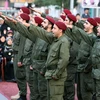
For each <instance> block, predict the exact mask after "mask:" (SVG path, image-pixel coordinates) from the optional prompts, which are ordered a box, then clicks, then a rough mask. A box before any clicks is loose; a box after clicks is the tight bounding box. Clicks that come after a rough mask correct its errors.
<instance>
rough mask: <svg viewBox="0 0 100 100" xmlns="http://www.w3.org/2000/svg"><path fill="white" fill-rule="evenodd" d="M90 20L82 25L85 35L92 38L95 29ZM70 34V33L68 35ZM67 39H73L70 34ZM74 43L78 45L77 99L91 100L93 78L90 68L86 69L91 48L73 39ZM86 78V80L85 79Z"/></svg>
mask: <svg viewBox="0 0 100 100" xmlns="http://www.w3.org/2000/svg"><path fill="white" fill-rule="evenodd" d="M90 20H91V19H88V20H87V22H85V23H84V30H85V31H86V32H87V34H88V35H89V36H90V37H92V36H94V37H95V35H94V32H93V28H94V27H95V25H94V24H92V23H91V21H90ZM70 34H71V33H70ZM69 37H74V36H73V35H72V34H71V36H69ZM73 40H74V41H76V42H77V43H79V44H80V49H79V51H78V56H77V60H78V68H77V72H78V76H79V77H78V92H79V93H80V95H81V97H80V95H78V98H79V99H80V100H81V99H82V100H86V99H88V100H91V99H92V94H93V77H92V73H91V68H87V67H89V66H91V62H90V52H91V49H92V47H91V46H89V45H88V44H87V43H86V42H84V41H82V40H81V39H80V41H79V39H76V38H75V37H74V38H73ZM86 77H88V79H86Z"/></svg>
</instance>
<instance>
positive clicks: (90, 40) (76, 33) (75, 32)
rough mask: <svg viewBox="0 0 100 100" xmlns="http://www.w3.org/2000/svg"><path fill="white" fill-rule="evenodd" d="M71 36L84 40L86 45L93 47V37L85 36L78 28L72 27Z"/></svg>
mask: <svg viewBox="0 0 100 100" xmlns="http://www.w3.org/2000/svg"><path fill="white" fill-rule="evenodd" d="M72 34H73V35H74V36H75V37H76V38H77V39H80V38H81V39H82V40H84V41H85V42H86V43H87V44H89V45H90V46H93V44H94V37H89V36H88V34H87V33H86V32H85V31H84V30H82V29H80V28H78V27H76V26H74V27H73V28H72Z"/></svg>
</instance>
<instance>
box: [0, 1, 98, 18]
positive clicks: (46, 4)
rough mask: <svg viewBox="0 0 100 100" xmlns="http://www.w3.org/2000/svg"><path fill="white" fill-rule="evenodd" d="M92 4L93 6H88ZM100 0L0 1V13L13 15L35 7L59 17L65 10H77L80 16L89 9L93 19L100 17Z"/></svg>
mask: <svg viewBox="0 0 100 100" xmlns="http://www.w3.org/2000/svg"><path fill="white" fill-rule="evenodd" d="M88 2H91V4H88ZM98 2H100V1H99V0H0V11H2V12H4V13H7V14H10V15H13V14H16V12H17V10H18V9H19V8H20V7H22V6H27V7H35V8H36V9H39V10H40V11H42V12H44V13H46V14H48V15H51V16H53V17H59V14H60V13H61V11H62V9H63V8H67V9H70V10H71V11H72V12H73V13H75V10H77V12H78V13H80V15H82V13H83V12H84V8H87V7H88V8H89V9H90V10H89V14H90V16H91V17H94V16H99V15H100V7H99V6H98V5H96V4H97V3H98Z"/></svg>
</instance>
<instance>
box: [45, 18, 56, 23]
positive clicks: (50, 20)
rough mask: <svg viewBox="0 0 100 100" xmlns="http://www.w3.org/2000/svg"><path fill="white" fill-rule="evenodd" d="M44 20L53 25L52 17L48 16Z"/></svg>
mask: <svg viewBox="0 0 100 100" xmlns="http://www.w3.org/2000/svg"><path fill="white" fill-rule="evenodd" d="M46 19H47V20H48V21H49V22H51V23H52V24H54V23H55V20H54V19H53V17H50V16H46Z"/></svg>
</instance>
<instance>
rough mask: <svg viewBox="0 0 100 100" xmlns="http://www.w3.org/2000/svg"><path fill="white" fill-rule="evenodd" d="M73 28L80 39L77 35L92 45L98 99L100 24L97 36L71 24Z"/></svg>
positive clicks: (94, 22) (98, 97) (99, 88)
mask: <svg viewBox="0 0 100 100" xmlns="http://www.w3.org/2000/svg"><path fill="white" fill-rule="evenodd" d="M90 21H91V23H92V24H94V26H97V23H96V21H95V20H93V19H90ZM69 27H70V28H72V31H73V35H74V36H75V37H76V38H77V39H79V38H78V37H77V36H76V33H77V32H78V33H77V35H78V36H79V37H80V38H81V39H82V40H84V41H85V42H86V43H88V44H89V45H90V46H92V51H91V56H90V57H91V60H92V72H93V78H94V83H95V93H96V98H95V99H96V100H99V99H100V86H99V84H100V71H99V51H100V48H99V43H100V26H99V25H98V28H97V31H98V33H97V37H93V36H92V37H89V36H88V35H87V34H85V32H84V31H83V30H81V29H79V28H77V27H74V26H69Z"/></svg>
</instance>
